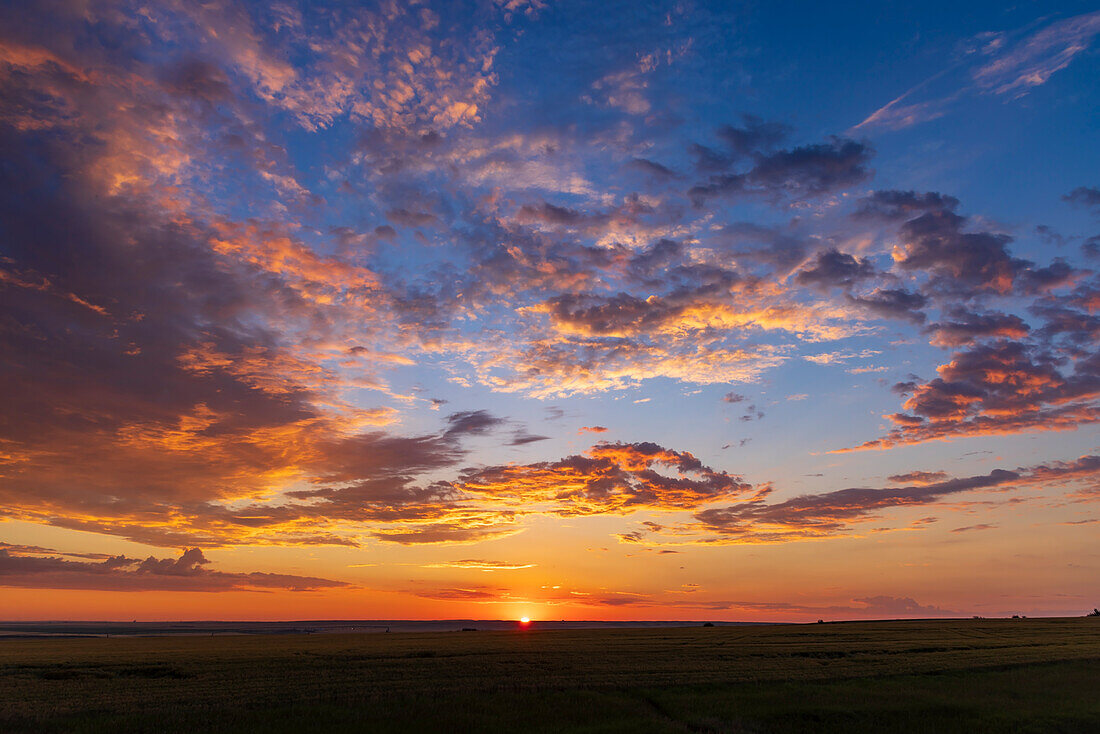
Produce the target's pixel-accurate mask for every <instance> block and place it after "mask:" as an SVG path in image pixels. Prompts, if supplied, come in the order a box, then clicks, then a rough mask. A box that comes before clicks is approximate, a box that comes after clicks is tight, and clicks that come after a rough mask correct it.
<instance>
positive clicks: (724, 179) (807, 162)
mask: <svg viewBox="0 0 1100 734" xmlns="http://www.w3.org/2000/svg"><path fill="white" fill-rule="evenodd" d="M870 158H871V149H870V147H869V146H868V145H867V144H866V143H861V142H857V141H855V140H848V139H844V138H832V139H830V140H829V141H828V142H826V143H817V144H813V145H804V146H799V147H796V148H791V149H789V150H780V151H775V152H771V153H765V154H760V155H758V156H756V159H755V162H754V164H753V166H752V167H751V168H749V169H748V170H746V171H744V172H741V173H723V174H716V175H713V176H711V177H710V178H709V180H708V181H707V182H706V183H700V184H697V185H696V186H693V187H692V188H691V189H690V190H689V191H688V196H690V197H691V199H692V200H693V201H694V202H695V205H696V206H702V205H703V204H705V203H706V202H707V201H708V200H709V199H711V198H713V197H719V196H745V195H753V194H756V195H763V196H766V197H776V196H790V197H797V198H812V197H818V196H823V195H826V194H829V193H832V192H834V191H839V190H842V189H845V188H848V187H851V186H854V185H855V184H858V183H860V182H861V181H863V180H865V179H866V178H867V177H868V176H869V175H870V171H869V169H868V168H867V164H868V163H869V161H870Z"/></svg>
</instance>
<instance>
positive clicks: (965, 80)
mask: <svg viewBox="0 0 1100 734" xmlns="http://www.w3.org/2000/svg"><path fill="white" fill-rule="evenodd" d="M1046 20H1048V19H1046V18H1044V19H1042V20H1041V21H1040V23H1042V22H1043V21H1046ZM1034 25H1037V24H1033V25H1031V26H1029V27H1027V28H1026V29H1024V30H1016V31H1012V32H985V33H979V34H978V35H977V36H975V37H974V38H973V39H971V40H970V43H968V44H966V45H965V46H964V48H963V49H962V53H961V54H960V55H956V58H955V59H954V61H953V62H952V63H950V64H949V65H947V66H945V67H944V68H943V69H942V70H940V71H939V72H937V73H935V74H933V75H932V76H931V77H929V78H928V79H925V80H924V81H922V82H921V83H919V84H917V85H915V86H914V87H912V88H910V89H909V90H907V91H906V92H904V93H903V94H901V95H899V96H898V97H896V98H895V99H893V100H891V101H890V102H888V103H887V104H885V105H883V106H882V107H880V108H879V109H877V110H875V111H874V112H872V113H871V114H870V115H868V116H867V117H866V118H865V119H864V120H863V121H862V122H860V123H859V124H858V125H856V126H855V127H853V128H852V130H853V131H855V130H860V129H873V128H884V129H888V130H900V129H904V128H908V127H912V126H914V125H917V124H920V123H924V122H928V121H930V120H935V119H938V118H940V117H943V116H944V115H946V114H948V113H949V112H950V110H951V108H952V106H954V105H955V104H956V103H958V102H959V101H960V100H964V99H967V98H970V97H972V96H973V95H976V94H995V95H1009V96H1011V97H1013V98H1016V97H1022V96H1024V95H1026V94H1027V93H1028V92H1030V91H1031V90H1032V89H1033V88H1035V87H1038V86H1041V85H1043V84H1045V83H1046V82H1047V81H1049V80H1050V78H1051V77H1052V76H1053V75H1054V74H1055V73H1057V72H1058V71H1061V70H1062V69H1065V68H1066V67H1067V66H1069V65H1070V63H1071V62H1072V61H1073V60H1074V59H1075V58H1076V57H1077V56H1078V55H1079V54H1081V53H1083V52H1085V51H1087V50H1088V48H1089V47H1090V46H1091V44H1092V41H1093V39H1094V38H1095V36H1096V35H1097V33H1100V12H1092V13H1084V14H1081V15H1077V16H1075V17H1072V18H1065V19H1062V20H1055V21H1053V22H1049V23H1047V24H1046V25H1045V26H1044V27H1042V28H1039V29H1038V30H1032V29H1033V28H1034Z"/></svg>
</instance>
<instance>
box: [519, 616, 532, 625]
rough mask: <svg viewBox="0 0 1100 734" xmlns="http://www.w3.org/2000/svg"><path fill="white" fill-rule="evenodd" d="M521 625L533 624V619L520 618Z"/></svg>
mask: <svg viewBox="0 0 1100 734" xmlns="http://www.w3.org/2000/svg"><path fill="white" fill-rule="evenodd" d="M519 623H520V624H531V618H530V617H520V618H519Z"/></svg>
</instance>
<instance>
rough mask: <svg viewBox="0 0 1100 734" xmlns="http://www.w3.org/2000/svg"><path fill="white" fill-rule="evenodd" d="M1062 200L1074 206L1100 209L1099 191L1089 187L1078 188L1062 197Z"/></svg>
mask: <svg viewBox="0 0 1100 734" xmlns="http://www.w3.org/2000/svg"><path fill="white" fill-rule="evenodd" d="M1062 199H1064V200H1065V201H1068V202H1069V203H1070V204H1074V205H1076V206H1081V207H1087V208H1091V209H1096V208H1100V189H1097V188H1093V187H1090V186H1078V187H1077V188H1075V189H1074V190H1073V191H1071V192H1069V193H1068V194H1066V195H1065V196H1063V197H1062Z"/></svg>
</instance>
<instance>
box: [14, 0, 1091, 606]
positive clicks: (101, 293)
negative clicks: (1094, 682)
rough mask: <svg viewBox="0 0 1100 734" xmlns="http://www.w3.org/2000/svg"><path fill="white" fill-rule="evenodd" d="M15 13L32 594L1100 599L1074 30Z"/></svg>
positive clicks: (754, 21) (541, 8) (670, 7)
mask: <svg viewBox="0 0 1100 734" xmlns="http://www.w3.org/2000/svg"><path fill="white" fill-rule="evenodd" d="M3 18H4V23H2V24H0V25H2V26H3V27H4V29H5V30H3V31H0V89H2V90H3V94H2V99H3V101H2V102H0V156H2V160H3V164H4V165H3V168H2V170H0V174H2V177H3V182H2V185H3V189H2V190H3V191H4V193H3V194H2V204H3V212H2V217H0V241H2V245H0V299H2V301H3V309H4V314H5V320H4V322H3V324H4V325H3V328H2V329H0V339H2V340H3V345H4V354H5V355H6V356H5V357H4V358H3V361H2V367H3V369H4V373H5V375H6V376H7V379H6V380H5V384H4V388H3V390H4V391H5V395H4V400H3V405H4V406H5V407H4V408H3V414H2V416H0V418H2V420H0V502H2V504H3V505H4V507H5V508H6V509H5V510H4V511H3V512H2V513H0V520H3V522H0V538H2V540H3V542H4V543H5V545H3V546H0V584H4V585H7V586H9V587H11V588H12V589H13V590H14V591H13V596H12V601H11V603H12V604H15V605H17V606H18V608H19V609H30V610H31V611H28V612H19V613H20V614H29V615H31V616H33V615H34V614H35V613H36V612H35V611H34V609H35V607H33V605H32V606H31V607H27V606H26V604H27V603H28V599H29V598H30V597H29V596H25V595H30V594H34V593H38V592H40V591H41V590H43V589H46V590H50V593H51V596H48V597H44V598H47V599H48V601H49V603H57V599H59V598H62V597H63V598H65V599H66V600H69V601H67V602H66V603H70V602H71V603H72V604H73V605H74V606H73V608H74V609H76V610H80V612H81V613H86V614H87V615H101V616H102V615H108V616H109V615H110V614H112V612H111V609H112V608H113V607H112V604H119V603H121V602H119V601H115V600H119V599H121V598H122V597H120V596H119V595H120V594H121V595H122V596H123V597H126V595H127V594H128V593H129V592H134V591H142V592H144V593H143V595H141V599H142V600H143V601H142V602H141V604H140V605H139V607H138V608H137V609H136V611H137V612H138V613H141V614H145V615H148V616H156V615H158V614H165V613H169V612H168V611H166V610H171V609H173V608H177V607H175V606H174V605H176V604H178V603H179V602H178V598H179V597H178V596H174V595H179V594H182V595H184V596H186V597H187V598H188V599H198V600H199V601H189V602H188V607H187V608H188V609H189V610H193V611H191V612H189V613H192V614H195V615H197V616H207V617H216V616H220V617H222V618H228V617H229V616H241V617H248V616H251V617H264V616H266V617H273V616H285V615H287V614H294V613H300V614H308V615H319V616H380V617H381V616H432V617H444V616H475V617H476V616H497V615H501V616H504V615H520V614H526V615H527V616H533V617H538V616H542V615H548V616H553V617H561V616H570V617H589V618H591V617H601V616H606V617H618V618H624V617H635V618H637V617H650V618H653V617H665V618H670V617H676V616H681V617H682V616H693V615H694V616H707V615H714V614H715V613H721V614H723V615H725V616H726V617H728V618H731V619H732V618H750V617H751V618H777V619H779V618H782V619H800V618H814V619H816V618H818V617H819V616H820V615H821V614H823V613H824V611H823V610H829V613H830V614H833V615H838V616H845V615H847V616H855V617H859V616H863V617H867V616H872V617H873V616H898V615H905V616H937V615H939V616H942V615H945V614H971V613H979V612H982V613H988V612H991V611H992V612H995V613H1002V612H1003V613H1014V612H1027V613H1051V614H1055V613H1059V614H1061V613H1077V611H1079V609H1085V608H1091V607H1089V605H1090V604H1094V603H1095V600H1092V599H1089V598H1087V592H1088V591H1089V581H1090V579H1095V576H1096V573H1097V571H1098V568H1097V564H1100V557H1098V556H1097V554H1096V551H1095V549H1094V548H1095V539H1096V536H1095V533H1096V527H1097V525H1096V523H1097V516H1096V510H1095V502H1096V500H1097V498H1098V495H1097V484H1096V481H1097V480H1096V471H1097V470H1098V469H1100V458H1098V456H1097V433H1096V428H1095V426H1096V422H1097V420H1098V419H1100V405H1098V403H1097V400H1098V397H1100V361H1098V360H1097V353H1096V346H1097V341H1098V339H1100V320H1098V317H1097V315H1096V311H1097V310H1098V309H1100V295H1098V294H1100V283H1098V282H1097V276H1096V263H1097V258H1098V256H1100V255H1098V253H1100V240H1097V237H1098V227H1100V223H1098V220H1100V179H1098V178H1097V176H1096V173H1095V172H1096V171H1097V170H1098V163H1100V160H1098V159H1100V144H1098V143H1097V136H1096V130H1097V127H1098V125H1097V122H1098V121H1097V109H1098V104H1097V103H1098V94H1100V90H1098V88H1097V84H1096V79H1098V78H1100V73H1098V72H1100V54H1098V53H1097V38H1098V37H1100V12H1098V11H1096V9H1095V7H1090V6H1089V5H1088V4H1085V3H1060V4H1054V5H1052V4H1051V3H1035V2H1032V3H1020V4H1017V5H1014V6H1012V7H1010V8H1006V7H1004V6H1003V5H1001V4H994V3H986V4H981V3H967V4H963V5H961V6H960V5H959V4H957V3H955V4H951V5H947V4H938V5H936V4H920V5H912V4H908V5H902V4H884V3H848V4H843V5H836V4H833V5H822V4H810V3H796V2H790V3H740V4H734V3H713V4H710V3H701V2H700V3H696V2H679V3H633V2H632V3H601V4H598V5H597V4H591V3H552V2H543V1H541V0H531V1H526V2H525V1H524V0H508V1H507V2H506V1H505V0H497V1H496V2H488V1H486V2H463V3H443V4H436V3H427V2H426V3H397V2H388V3H366V4H355V5H349V4H325V3H309V4H298V3H293V2H285V3H284V2H280V3H273V4H269V3H242V2H235V1H233V0H219V1H218V2H210V3H204V4H202V5H194V4H189V3H181V2H173V1H172V0H156V1H155V2H152V3H133V2H129V1H128V0H104V1H103V2H97V3H91V4H82V3H72V2H63V1H60V0H58V2H47V3H41V4H36V6H35V7H34V8H33V9H27V8H19V9H8V10H6V11H3ZM1008 547H1011V548H1015V549H1016V551H1014V553H1016V555H1017V556H1018V557H1019V559H1020V560H1019V569H1018V576H1016V577H1013V576H1012V575H1011V574H1009V573H1007V572H1005V571H1004V570H1003V569H998V568H997V566H996V564H995V563H994V559H996V558H998V557H1001V556H1003V554H1004V553H1005V548H1008ZM1090 549H1091V550H1090ZM172 553H178V554H180V555H178V557H176V558H173V557H171V554H172ZM143 558H144V559H145V560H142V559H143ZM919 558H923V559H925V560H922V561H919V562H917V561H916V560H914V559H919ZM646 559H649V560H646ZM948 567H949V568H950V569H951V573H946V571H945V569H946V568H948ZM731 568H738V569H741V568H751V569H752V570H751V571H748V572H746V573H745V574H742V573H740V572H737V573H734V572H728V573H727V572H726V571H725V570H728V569H731ZM214 569H217V570H214ZM256 572H262V573H264V574H268V575H267V576H257V575H255V573H256ZM501 576H505V577H507V578H506V579H503V580H501V579H500V578H499V577H501ZM814 578H818V579H823V578H829V579H832V580H831V581H829V582H828V583H826V582H815V581H814V580H813V579H814ZM490 579H491V580H490ZM815 584H816V585H815ZM273 590H274V591H277V592H278V593H275V594H270V593H269V594H267V595H259V594H257V591H265V592H271V591H273ZM1025 592H1026V593H1025ZM195 594H199V596H197V597H196V596H194V595H195ZM20 595H24V596H20ZM55 595H60V596H55ZM188 595H191V596H188ZM17 596H19V598H18V599H17V598H16V597H17ZM127 599H128V601H127V605H129V606H128V607H127V608H128V609H133V608H134V607H133V601H132V599H131V598H130V597H127ZM174 600H175V601H174ZM44 603H45V602H44ZM15 609H16V607H12V608H11V609H4V608H2V607H0V612H3V613H7V614H8V615H9V616H11V615H14V614H15V613H16V612H15V611H13V610H15ZM338 612H339V613H338ZM126 615H127V616H131V614H130V612H129V611H127V612H126ZM78 616H79V614H78Z"/></svg>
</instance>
